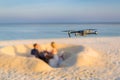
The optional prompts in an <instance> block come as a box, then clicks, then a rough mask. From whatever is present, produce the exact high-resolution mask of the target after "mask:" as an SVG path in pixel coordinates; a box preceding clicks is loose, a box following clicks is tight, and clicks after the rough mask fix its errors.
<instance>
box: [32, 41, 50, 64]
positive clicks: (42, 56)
mask: <svg viewBox="0 0 120 80" xmlns="http://www.w3.org/2000/svg"><path fill="white" fill-rule="evenodd" d="M33 47H34V49H32V50H31V55H34V56H35V57H36V58H39V59H41V60H43V61H45V62H46V63H48V62H49V59H50V58H52V55H51V54H49V52H47V51H39V47H40V46H39V45H38V44H37V43H35V44H33Z"/></svg>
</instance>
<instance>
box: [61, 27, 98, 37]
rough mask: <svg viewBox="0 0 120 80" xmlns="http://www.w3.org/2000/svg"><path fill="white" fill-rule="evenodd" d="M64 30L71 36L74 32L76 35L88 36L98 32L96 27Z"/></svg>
mask: <svg viewBox="0 0 120 80" xmlns="http://www.w3.org/2000/svg"><path fill="white" fill-rule="evenodd" d="M62 32H67V33H68V36H69V37H71V34H74V35H75V36H86V35H90V34H98V32H97V30H96V29H84V30H65V31H62Z"/></svg>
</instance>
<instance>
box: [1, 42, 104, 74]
mask: <svg viewBox="0 0 120 80" xmlns="http://www.w3.org/2000/svg"><path fill="white" fill-rule="evenodd" d="M40 47H41V48H40V49H42V50H46V49H47V50H51V47H50V44H44V45H40ZM57 47H58V50H59V53H58V55H60V54H61V51H63V56H64V58H65V60H64V61H63V62H62V63H61V65H60V67H61V68H62V67H70V66H97V65H98V66H100V65H102V58H101V54H100V53H98V52H97V51H95V50H93V49H91V48H88V47H85V46H76V45H65V44H57ZM32 48H33V47H32V44H29V45H14V46H7V47H3V48H1V49H0V53H1V54H0V63H1V64H0V67H1V68H4V69H6V70H7V69H14V70H19V71H33V72H37V71H38V72H39V71H47V70H51V69H53V68H51V67H50V66H49V65H48V64H46V63H45V62H44V61H42V60H40V59H36V58H34V57H31V54H30V51H31V49H32Z"/></svg>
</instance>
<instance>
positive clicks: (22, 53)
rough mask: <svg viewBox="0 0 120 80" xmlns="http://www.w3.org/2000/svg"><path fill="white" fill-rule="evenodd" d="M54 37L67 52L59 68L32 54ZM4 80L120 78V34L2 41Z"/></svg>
mask: <svg viewBox="0 0 120 80" xmlns="http://www.w3.org/2000/svg"><path fill="white" fill-rule="evenodd" d="M52 41H54V42H56V43H57V47H58V50H59V52H58V55H59V53H60V52H61V51H63V52H64V53H63V54H64V57H65V60H64V61H63V62H62V63H61V64H60V66H59V67H58V68H54V67H51V66H49V65H48V64H47V63H45V62H44V61H42V60H40V59H37V58H35V57H33V56H31V55H30V51H31V49H32V48H33V47H32V45H33V44H34V43H38V44H40V45H41V47H42V49H43V50H44V49H48V50H49V49H50V42H52ZM0 80H120V37H99V38H97V37H91V38H89V37H86V38H85V37H84V38H60V39H35V40H34V39H33V40H11V41H0Z"/></svg>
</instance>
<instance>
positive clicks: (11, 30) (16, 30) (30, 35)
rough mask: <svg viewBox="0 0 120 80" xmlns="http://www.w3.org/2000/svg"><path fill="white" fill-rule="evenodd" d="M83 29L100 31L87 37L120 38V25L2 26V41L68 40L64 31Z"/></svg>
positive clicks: (0, 32) (0, 34)
mask: <svg viewBox="0 0 120 80" xmlns="http://www.w3.org/2000/svg"><path fill="white" fill-rule="evenodd" d="M83 29H97V31H98V34H97V35H88V36H85V37H111V36H114V37H116V36H120V24H0V40H22V39H41V38H42V39H43V38H67V37H68V35H67V33H65V32H62V31H64V30H83ZM73 37H74V36H73ZM79 38H81V36H79Z"/></svg>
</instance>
